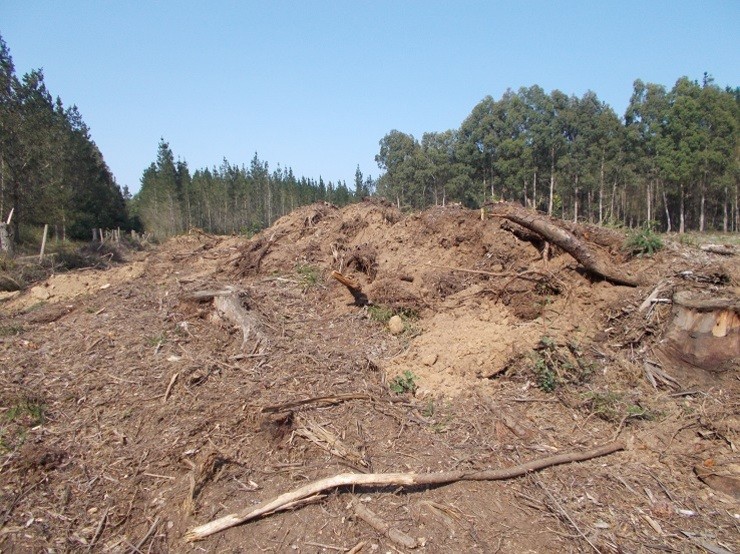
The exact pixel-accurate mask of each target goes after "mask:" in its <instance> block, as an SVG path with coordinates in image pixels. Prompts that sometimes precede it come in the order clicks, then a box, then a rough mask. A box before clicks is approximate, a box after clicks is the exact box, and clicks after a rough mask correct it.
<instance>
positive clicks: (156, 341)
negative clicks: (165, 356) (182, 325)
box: [146, 331, 167, 348]
mask: <svg viewBox="0 0 740 554" xmlns="http://www.w3.org/2000/svg"><path fill="white" fill-rule="evenodd" d="M165 342H167V331H162V332H161V333H159V334H158V335H154V336H151V337H147V339H146V343H147V345H148V346H153V347H155V348H159V347H160V346H162V345H163V344H164V343H165Z"/></svg>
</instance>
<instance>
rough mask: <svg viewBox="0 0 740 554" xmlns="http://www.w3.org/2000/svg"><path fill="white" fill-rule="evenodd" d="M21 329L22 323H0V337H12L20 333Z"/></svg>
mask: <svg viewBox="0 0 740 554" xmlns="http://www.w3.org/2000/svg"><path fill="white" fill-rule="evenodd" d="M23 331H24V329H23V325H17V324H11V325H0V337H12V336H14V335H20V334H21V333H22V332H23Z"/></svg>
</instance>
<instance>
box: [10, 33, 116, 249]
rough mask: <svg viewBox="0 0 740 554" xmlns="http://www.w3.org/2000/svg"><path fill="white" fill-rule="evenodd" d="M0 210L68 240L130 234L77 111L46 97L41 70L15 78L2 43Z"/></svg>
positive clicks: (19, 223) (17, 231)
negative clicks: (105, 232) (108, 232)
mask: <svg viewBox="0 0 740 554" xmlns="http://www.w3.org/2000/svg"><path fill="white" fill-rule="evenodd" d="M0 128H1V129H2V133H0V159H2V161H3V163H2V164H0V180H2V182H3V186H2V187H1V188H0V206H3V208H4V209H5V210H6V213H4V214H0V217H2V218H3V219H4V218H5V217H6V216H7V211H8V210H9V209H10V208H13V209H14V213H13V221H12V224H13V231H14V236H15V240H16V242H18V241H21V240H22V239H23V235H22V233H21V229H22V228H23V227H24V226H25V227H27V226H34V225H35V226H39V225H41V226H43V224H46V223H48V224H50V225H57V226H58V227H59V228H62V229H66V232H67V236H69V237H71V238H87V237H89V236H90V229H91V228H92V227H96V228H115V227H126V225H127V224H128V216H127V213H126V205H125V202H124V199H123V193H122V191H121V190H120V188H119V187H118V185H117V184H116V182H115V179H114V178H113V175H112V174H111V172H110V170H109V169H108V166H107V165H106V164H105V161H104V159H103V155H102V153H101V152H100V150H99V149H98V147H97V146H96V145H95V143H94V142H93V140H92V138H91V137H90V133H89V129H88V128H87V126H86V125H85V123H84V122H83V120H82V116H81V115H80V113H79V111H78V110H77V108H76V107H75V106H71V107H66V108H65V106H64V105H63V103H62V101H61V100H60V99H59V98H57V99H56V100H54V99H53V97H52V94H51V93H50V92H49V91H48V90H47V88H46V84H45V82H44V74H43V71H42V70H38V69H37V70H32V71H29V72H28V73H26V74H25V75H23V76H22V77H18V76H17V75H16V74H15V67H14V65H13V60H12V58H11V56H10V51H9V49H8V48H7V45H6V44H5V42H4V41H3V40H2V38H1V37H0Z"/></svg>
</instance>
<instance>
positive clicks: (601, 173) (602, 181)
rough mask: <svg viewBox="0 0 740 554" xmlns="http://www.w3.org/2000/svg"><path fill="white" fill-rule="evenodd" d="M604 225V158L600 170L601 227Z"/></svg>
mask: <svg viewBox="0 0 740 554" xmlns="http://www.w3.org/2000/svg"><path fill="white" fill-rule="evenodd" d="M603 223H604V157H603V156H602V158H601V167H600V168H599V225H603Z"/></svg>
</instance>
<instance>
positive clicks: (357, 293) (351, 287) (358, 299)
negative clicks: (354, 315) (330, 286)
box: [331, 271, 370, 306]
mask: <svg viewBox="0 0 740 554" xmlns="http://www.w3.org/2000/svg"><path fill="white" fill-rule="evenodd" d="M331 276H332V277H334V279H336V280H337V281H339V282H340V283H342V284H343V285H344V286H345V287H347V290H348V291H349V292H350V294H352V298H354V299H355V305H357V306H367V305H368V304H369V303H370V301H369V300H368V299H367V295H366V294H365V293H364V292H362V285H360V283H358V282H356V281H354V280H352V279H350V278H349V277H345V276H344V275H342V274H341V273H339V272H338V271H332V272H331Z"/></svg>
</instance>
